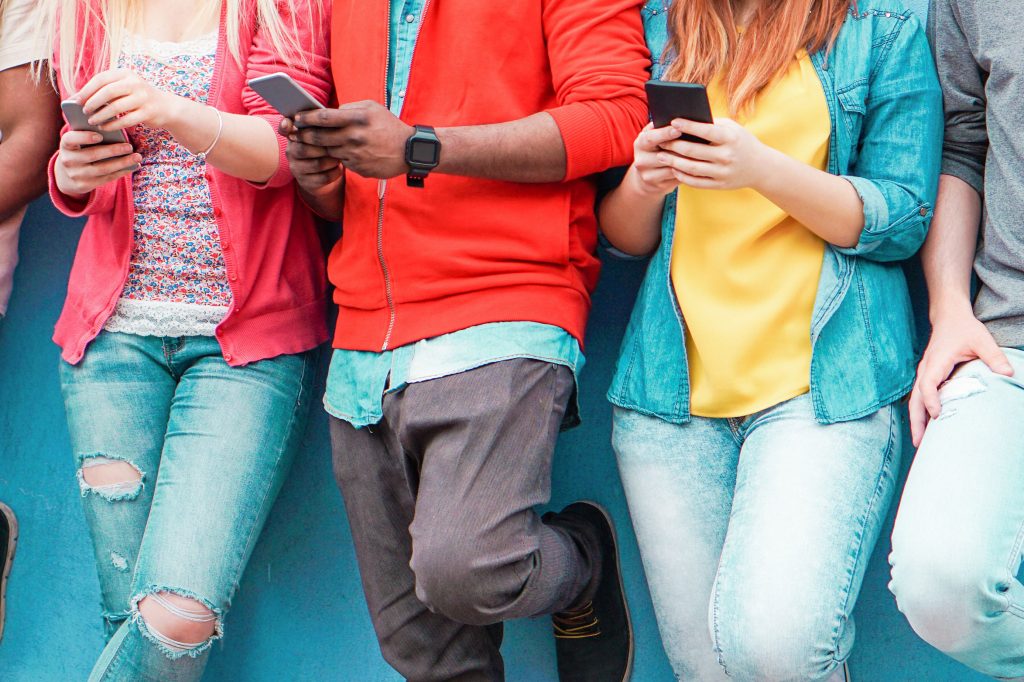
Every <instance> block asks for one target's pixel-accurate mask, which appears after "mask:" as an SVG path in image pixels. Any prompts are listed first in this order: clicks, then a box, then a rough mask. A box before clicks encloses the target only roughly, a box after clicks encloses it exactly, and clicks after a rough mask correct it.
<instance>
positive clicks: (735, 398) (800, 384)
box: [672, 51, 831, 418]
mask: <svg viewBox="0 0 1024 682" xmlns="http://www.w3.org/2000/svg"><path fill="white" fill-rule="evenodd" d="M708 96H709V98H710V100H711V110H712V112H713V113H714V115H715V116H716V117H727V116H729V107H728V102H727V98H726V93H725V89H724V88H723V87H721V86H720V83H718V82H717V80H716V82H714V83H712V84H711V86H710V87H709V88H708ZM736 118H737V122H738V123H740V124H742V125H743V126H745V127H746V128H747V130H749V131H750V132H752V133H753V134H754V135H756V136H757V138H758V139H759V140H761V142H763V143H765V144H767V145H768V146H770V147H774V148H775V149H778V150H779V151H781V152H783V153H785V154H787V155H789V156H791V157H793V158H795V159H797V160H799V161H803V162H805V163H807V164H809V165H811V166H813V167H815V168H818V169H821V170H825V169H826V167H827V166H826V164H827V162H828V145H829V136H830V134H831V119H830V117H829V110H828V103H827V102H826V101H825V93H824V91H823V90H822V87H821V81H820V80H819V79H818V75H817V73H815V70H814V66H813V65H812V64H811V60H810V58H809V57H808V56H807V53H806V52H804V51H801V52H800V53H799V54H797V55H796V58H795V59H794V60H793V63H792V65H791V66H790V67H789V70H788V71H787V72H786V73H785V74H783V76H781V77H780V78H779V79H778V80H777V81H775V82H774V83H773V84H772V85H770V86H769V87H767V88H765V90H764V91H763V92H762V93H761V94H760V95H759V96H758V97H757V99H756V100H755V102H754V105H753V106H752V107H750V108H749V110H748V111H747V112H746V113H745V114H744V115H741V116H738V117H736ZM824 253H825V243H824V241H822V239H821V238H820V237H818V236H817V235H815V234H814V233H813V232H811V231H810V230H808V229H807V228H806V227H804V226H803V225H801V224H800V223H799V222H797V221H796V220H795V219H794V218H792V217H790V216H789V215H788V214H786V213H785V211H783V210H782V209H780V208H779V207H778V206H776V205H775V204H773V203H772V202H770V201H769V200H768V199H766V198H765V197H763V196H762V195H760V194H758V193H757V192H756V191H754V190H752V189H741V190H735V191H719V190H700V189H693V188H690V187H686V186H681V187H680V188H679V210H678V214H677V217H676V232H675V240H674V242H673V244H672V282H673V285H674V288H675V293H676V297H677V298H678V300H679V306H680V309H681V310H682V312H683V318H684V319H685V320H686V328H687V332H688V333H687V336H686V351H687V355H688V360H689V369H690V390H691V394H690V400H691V402H690V409H691V412H692V413H693V414H695V415H699V416H702V417H716V418H722V417H743V416H747V415H751V414H754V413H756V412H759V411H761V410H764V409H766V408H769V407H772V406H773V405H778V404H779V403H781V402H784V401H786V400H789V399H790V398H795V397H796V396H798V395H802V394H804V393H806V392H807V391H808V390H809V386H810V373H811V372H810V370H811V315H812V313H813V309H814V299H815V296H816V294H817V291H818V279H819V277H820V276H821V264H822V259H823V257H824Z"/></svg>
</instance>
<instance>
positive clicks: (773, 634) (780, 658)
mask: <svg viewBox="0 0 1024 682" xmlns="http://www.w3.org/2000/svg"><path fill="white" fill-rule="evenodd" d="M711 624H712V634H713V637H714V640H715V648H716V650H717V652H718V657H719V663H720V664H721V666H722V667H723V668H724V669H725V671H726V673H728V675H729V676H731V677H735V678H737V679H741V680H771V681H772V682H788V681H791V680H792V681H794V682H796V681H797V680H822V679H826V678H827V677H828V676H829V675H830V674H831V673H832V671H834V670H835V668H836V667H837V666H838V665H839V662H838V658H839V655H840V652H839V648H840V642H844V644H843V647H844V648H847V647H848V646H849V645H851V644H852V638H853V630H852V624H851V623H849V621H847V620H846V619H842V620H840V621H839V622H836V619H835V618H833V617H831V616H830V615H829V614H826V613H825V612H824V611H822V610H815V609H813V608H811V609H808V608H799V609H797V608H791V609H786V608H780V607H779V606H778V605H777V604H771V603H765V602H763V601H761V600H757V599H746V600H743V601H741V602H740V603H738V604H734V605H733V606H732V607H731V608H730V607H727V606H725V605H724V604H723V603H721V602H720V603H719V605H718V610H717V612H714V615H713V618H712V623H711ZM848 628H850V629H848Z"/></svg>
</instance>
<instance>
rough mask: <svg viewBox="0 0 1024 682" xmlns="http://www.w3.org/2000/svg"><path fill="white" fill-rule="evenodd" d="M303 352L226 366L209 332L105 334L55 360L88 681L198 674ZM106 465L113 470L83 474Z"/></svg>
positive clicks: (305, 370) (306, 388)
mask: <svg viewBox="0 0 1024 682" xmlns="http://www.w3.org/2000/svg"><path fill="white" fill-rule="evenodd" d="M316 355H317V352H316V351H310V352H307V353H303V354H299V355H284V356H280V357H277V358H273V359H270V360H264V361H261V362H255V363H252V364H250V365H247V366H245V367H230V366H229V365H228V364H227V363H226V362H225V361H224V358H223V356H222V354H221V349H220V347H219V345H218V343H217V341H216V340H215V339H213V338H210V337H183V338H160V337H145V336H135V335H132V334H120V333H115V332H106V331H105V332H102V333H101V334H100V335H99V336H98V337H97V338H96V340H95V341H93V343H92V344H91V345H90V346H89V349H88V351H87V352H86V354H85V358H84V359H83V360H82V362H81V363H80V364H78V365H76V366H72V365H69V364H67V363H65V362H62V363H61V367H60V378H61V387H62V390H63V393H64V402H65V407H66V410H67V417H68V426H69V429H70V433H71V444H72V449H73V451H74V456H75V462H76V465H77V467H78V480H79V486H80V489H81V493H82V501H83V503H84V507H85V515H86V520H87V522H88V524H89V530H90V533H91V535H92V540H93V547H94V550H95V557H96V566H97V569H98V572H99V580H100V589H101V592H102V605H103V617H104V621H105V623H106V634H107V640H108V641H107V644H106V648H105V649H104V650H103V652H102V654H101V656H100V658H99V660H98V662H97V663H96V665H95V667H94V668H93V671H92V674H91V676H90V677H89V679H90V680H91V681H99V680H104V681H107V680H110V681H115V680H116V681H125V682H127V681H128V680H132V681H133V682H134V681H137V680H154V681H156V680H159V681H160V682H183V681H186V680H187V681H192V680H199V679H200V678H201V677H202V675H203V670H204V669H205V666H206V661H207V658H208V656H209V653H208V652H209V649H210V646H211V644H212V642H213V641H215V640H216V639H218V638H220V637H222V636H223V632H224V626H223V619H224V616H225V614H226V612H227V609H228V606H229V604H230V603H231V599H232V597H233V595H234V593H235V590H236V588H237V586H238V583H239V581H240V580H241V578H242V572H243V571H244V569H245V566H246V563H247V562H248V560H249V556H250V554H251V553H252V550H253V547H254V545H255V544H256V540H257V538H258V537H259V535H260V531H261V529H262V528H263V524H264V522H265V520H266V518H267V515H268V513H269V512H270V508H271V506H272V505H273V503H274V500H275V499H276V497H277V493H278V491H279V490H280V488H281V484H282V483H283V482H284V479H285V478H286V476H287V473H288V470H289V468H290V466H291V462H292V459H293V458H294V455H295V452H296V450H297V449H298V446H299V444H300V442H301V439H302V435H303V432H304V430H305V423H306V417H307V414H308V411H309V403H310V402H311V401H310V392H311V390H312V382H313V379H314V376H315V374H316ZM112 466H120V471H121V472H123V473H122V475H121V476H120V479H121V480H117V481H115V482H113V483H105V484H103V485H91V484H90V483H89V482H88V480H87V479H89V480H96V479H95V478H94V476H95V475H96V474H98V473H100V472H102V471H103V470H104V468H106V470H107V471H112V470H113V469H112V468H111V467H112ZM140 604H141V607H140ZM158 617H159V618H158ZM158 621H159V622H160V625H159V626H157V625H156V623H157V622H158ZM197 629H198V630H199V631H204V632H205V636H204V637H201V638H200V637H197V636H196V635H195V634H194V633H195V632H196V631H197ZM204 629H205V630H204ZM182 633H184V634H182Z"/></svg>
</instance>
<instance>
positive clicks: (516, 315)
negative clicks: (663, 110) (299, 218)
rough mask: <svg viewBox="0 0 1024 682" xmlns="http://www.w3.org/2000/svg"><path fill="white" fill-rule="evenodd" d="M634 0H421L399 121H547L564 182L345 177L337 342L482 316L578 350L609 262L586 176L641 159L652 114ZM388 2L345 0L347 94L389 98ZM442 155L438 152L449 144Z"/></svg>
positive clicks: (403, 338) (337, 36)
mask: <svg viewBox="0 0 1024 682" xmlns="http://www.w3.org/2000/svg"><path fill="white" fill-rule="evenodd" d="M641 4H642V3H641V2H639V0H521V1H519V2H494V1H493V0H443V2H442V0H427V5H426V8H425V10H424V11H425V14H424V18H423V24H422V29H421V32H420V35H419V38H418V41H417V44H416V48H415V54H414V55H413V61H412V71H411V74H410V80H409V87H408V89H407V94H406V99H405V103H404V105H403V109H402V120H404V121H406V122H407V123H409V124H422V125H431V126H435V127H451V126H468V125H481V124H489V123H501V122H507V121H513V120H517V119H520V118H524V117H526V116H530V115H532V114H536V113H538V112H541V111H546V112H548V113H550V114H551V116H553V117H554V119H555V121H556V123H557V124H558V127H559V129H560V130H561V133H562V138H563V140H564V143H565V149H566V156H567V159H568V163H567V168H566V176H565V179H564V180H563V181H562V182H558V183H547V184H520V183H512V182H497V181H492V180H481V179H476V178H466V177H456V176H452V175H440V174H433V175H431V176H430V177H429V178H428V179H427V182H426V188H425V189H415V188H409V187H407V186H406V184H405V180H404V178H396V179H393V180H390V181H388V182H387V183H386V184H382V183H379V182H378V181H377V180H371V179H366V178H362V177H359V176H357V175H356V174H355V173H348V175H347V179H346V187H345V213H344V234H343V237H342V240H341V241H340V242H339V243H338V244H337V245H336V246H335V248H334V251H333V253H332V254H331V258H330V262H329V266H328V272H329V276H330V279H331V282H332V283H333V284H334V285H335V287H336V291H335V295H334V300H335V301H336V302H337V303H338V306H339V308H340V314H339V319H338V327H337V332H336V335H335V339H334V345H335V347H337V348H346V349H351V350H371V351H380V350H382V349H389V348H395V347H398V346H402V345H405V344H408V343H412V342H414V341H418V340H420V339H425V338H431V337H434V336H439V335H441V334H445V333H449V332H453V331H457V330H460V329H465V328H468V327H472V326H475V325H479V324H484V323H488V322H507V321H532V322H541V323H547V324H552V325H556V326H559V327H561V328H563V329H565V330H566V331H568V332H569V333H571V334H572V335H573V336H575V337H576V338H577V339H579V340H580V342H581V343H582V339H583V332H584V328H585V327H586V320H587V314H588V312H589V309H590V294H591V292H592V291H593V289H594V286H595V285H596V283H597V277H598V273H599V270H600V264H599V261H598V260H597V258H596V256H595V255H594V252H595V249H596V242H597V223H596V219H595V217H594V197H595V184H594V181H593V179H592V177H590V176H592V175H593V174H595V173H598V172H600V171H603V170H605V169H607V168H609V167H612V166H617V165H625V164H628V163H629V162H631V161H632V150H633V146H632V145H633V140H634V139H635V137H636V135H637V133H638V132H639V131H640V129H641V128H642V127H643V125H644V124H645V123H646V120H647V105H646V99H645V96H644V81H645V80H646V79H647V78H648V72H647V69H648V67H649V65H650V59H649V53H648V51H647V48H646V47H645V45H644V37H643V28H642V25H641V19H640V5H641ZM389 6H390V1H389V0H336V1H335V2H334V19H333V29H332V36H333V38H332V49H331V59H332V63H333V68H334V79H335V87H336V90H337V97H338V100H339V101H340V102H353V101H360V100H375V101H377V102H380V103H384V97H385V81H386V73H387V61H388V56H387V50H388V27H389V24H390V22H389V18H388V11H389ZM441 153H442V155H443V154H444V151H443V150H442V152H441Z"/></svg>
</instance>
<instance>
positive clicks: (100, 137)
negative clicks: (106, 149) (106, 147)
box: [91, 133, 103, 142]
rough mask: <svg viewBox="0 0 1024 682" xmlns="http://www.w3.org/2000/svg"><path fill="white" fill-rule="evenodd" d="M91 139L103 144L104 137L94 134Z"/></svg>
mask: <svg viewBox="0 0 1024 682" xmlns="http://www.w3.org/2000/svg"><path fill="white" fill-rule="evenodd" d="M91 139H92V141H93V142H103V136H102V135H100V134H99V133H93V134H92V138H91Z"/></svg>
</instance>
